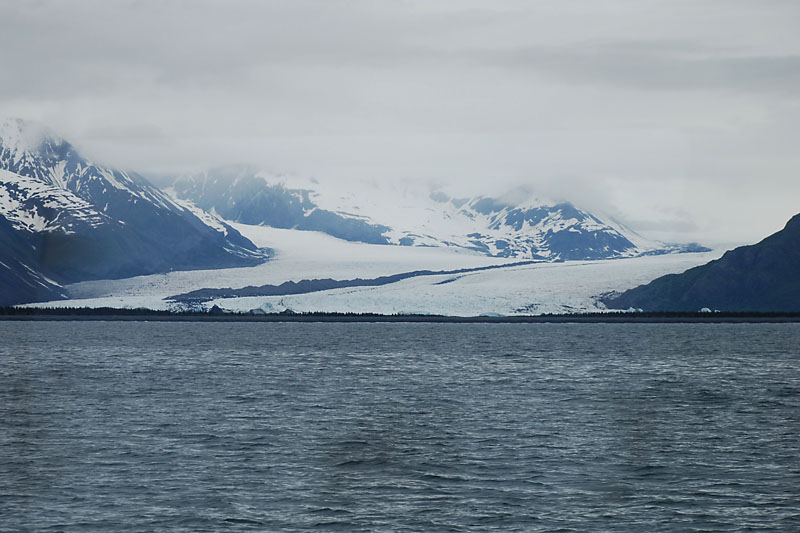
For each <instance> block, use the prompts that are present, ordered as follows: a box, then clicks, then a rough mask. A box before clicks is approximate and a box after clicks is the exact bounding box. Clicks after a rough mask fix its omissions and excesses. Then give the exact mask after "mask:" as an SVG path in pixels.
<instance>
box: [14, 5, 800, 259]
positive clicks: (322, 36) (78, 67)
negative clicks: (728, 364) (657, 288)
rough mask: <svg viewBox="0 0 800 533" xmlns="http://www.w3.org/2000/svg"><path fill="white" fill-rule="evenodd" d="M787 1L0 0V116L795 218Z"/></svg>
mask: <svg viewBox="0 0 800 533" xmlns="http://www.w3.org/2000/svg"><path fill="white" fill-rule="evenodd" d="M797 28H800V2H796V1H794V0H750V1H743V0H716V1H708V0H668V1H656V0H631V1H621V0H602V1H598V0H586V1H581V0H575V1H570V2H564V1H557V0H553V1H513V0H484V1H480V2H478V1H472V0H459V1H448V0H420V1H409V0H393V1H388V0H387V1H381V0H364V1H357V0H341V1H335V0H331V1H325V0H317V1H306V0H291V1H290V0H286V1H269V0H266V1H258V2H255V1H253V2H243V1H231V0H226V1H224V2H223V1H221V0H220V1H217V2H203V1H197V0H192V1H188V0H187V1H177V0H173V1H155V0H153V1H143V0H136V1H109V0H105V1H88V0H87V1H81V0H71V1H37V0H29V1H25V2H20V1H16V0H0V115H3V116H11V117H19V118H24V119H28V120H35V121H39V122H41V123H44V124H46V125H48V126H49V127H50V128H52V129H53V130H55V131H56V132H58V133H59V134H60V135H62V136H63V137H65V138H67V139H69V140H70V141H71V142H72V143H73V144H75V145H76V146H77V147H78V148H79V149H80V150H81V151H82V153H84V154H85V155H87V156H89V157H90V158H92V159H94V160H96V161H99V162H103V163H107V164H110V165H113V166H116V167H121V168H125V169H129V170H136V171H139V172H142V173H145V174H150V175H154V176H158V175H169V174H173V173H182V172H187V171H193V170H200V169H204V168H207V167H209V166H215V165H223V164H235V163H249V164H256V165H259V166H262V167H264V168H265V169H268V170H270V171H273V172H284V173H290V174H298V175H304V176H314V177H316V178H317V179H326V180H333V181H335V182H340V183H342V186H343V187H353V186H355V185H353V184H354V183H357V182H358V181H359V180H372V181H382V180H386V181H392V182H396V181H399V180H422V181H430V182H432V183H437V184H442V185H443V186H444V187H445V188H447V189H448V190H449V191H451V192H455V193H458V192H461V191H464V192H468V193H470V194H501V193H502V192H504V190H505V189H507V188H511V187H515V186H519V185H524V186H526V187H529V188H531V189H533V190H534V191H536V192H538V193H540V194H541V195H543V196H549V197H554V198H558V199H567V200H571V201H573V202H574V203H576V204H578V205H581V206H585V207H587V208H591V209H598V210H602V211H603V212H605V213H609V214H612V215H614V216H616V217H618V218H620V219H622V220H623V221H625V222H626V223H628V224H629V225H630V226H631V227H633V228H634V229H637V230H638V231H640V233H642V234H644V235H646V236H649V237H654V238H661V239H665V240H668V241H674V242H688V241H700V242H703V243H707V244H712V245H715V244H720V243H723V244H724V243H746V242H756V241H758V240H759V239H761V238H762V237H764V236H766V235H767V234H769V233H772V232H774V231H777V230H778V229H780V228H781V227H783V225H784V224H785V222H786V221H787V220H788V219H789V218H790V217H791V216H792V215H794V214H796V213H798V212H800V149H798V145H800V143H799V142H798V141H800V31H797Z"/></svg>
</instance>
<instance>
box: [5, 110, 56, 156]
mask: <svg viewBox="0 0 800 533" xmlns="http://www.w3.org/2000/svg"><path fill="white" fill-rule="evenodd" d="M45 141H50V143H51V144H62V143H64V142H65V141H64V139H62V138H61V137H59V136H58V135H56V134H55V133H53V131H52V130H50V128H48V127H46V126H45V125H44V124H41V123H40V122H37V121H33V120H25V119H21V118H15V117H5V118H0V146H2V147H4V148H5V149H7V150H9V151H24V152H31V151H35V150H37V149H38V148H39V147H40V146H41V145H42V143H43V142H45Z"/></svg>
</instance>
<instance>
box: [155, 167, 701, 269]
mask: <svg viewBox="0 0 800 533" xmlns="http://www.w3.org/2000/svg"><path fill="white" fill-rule="evenodd" d="M169 186H170V187H169V189H168V190H169V191H170V193H171V194H172V195H173V196H175V197H176V198H181V199H184V200H188V201H191V202H193V203H194V204H196V205H197V206H199V207H200V208H202V209H205V210H207V211H211V212H213V213H216V214H218V215H219V216H221V217H223V218H225V219H227V220H231V221H235V222H241V223H244V224H252V225H265V226H273V227H277V228H290V229H301V230H314V231H321V232H324V233H327V234H329V235H332V236H334V237H338V238H341V239H345V240H349V241H359V242H365V243H370V244H389V245H401V246H437V247H454V248H461V249H465V250H471V251H475V252H478V253H481V254H484V255H488V256H494V257H513V258H519V259H538V260H548V261H564V260H587V259H588V260H594V259H612V258H621V257H634V256H639V255H647V254H660V253H669V252H680V251H705V250H707V249H706V248H703V247H701V246H699V245H695V244H693V245H683V246H676V245H665V244H663V243H660V242H655V241H649V240H647V239H644V238H642V237H641V236H639V235H638V234H636V233H635V232H634V231H632V230H631V229H630V228H627V227H625V226H624V225H623V224H621V223H619V222H617V221H615V220H613V219H612V218H610V217H603V216H601V215H598V214H594V213H590V212H588V211H586V210H584V209H581V208H579V207H576V206H574V205H573V204H571V203H569V202H564V201H561V202H557V201H552V200H547V199H542V198H538V197H537V196H535V195H534V194H533V193H532V192H531V191H529V190H526V189H523V188H518V189H515V190H512V191H509V193H507V194H506V195H504V196H500V197H489V196H476V197H456V196H452V195H450V194H448V193H447V192H446V191H444V190H442V189H438V188H431V187H425V186H424V185H420V184H416V183H405V184H386V183H377V182H371V183H369V182H360V183H359V182H356V183H351V184H349V185H348V186H346V187H343V186H342V185H341V184H339V183H335V184H326V183H325V182H322V181H320V180H317V179H302V178H298V177H293V176H283V175H272V174H269V173H266V172H262V171H259V170H257V169H253V168H250V167H242V166H238V167H227V168H217V169H213V170H210V171H207V172H203V173H198V174H191V175H186V176H182V177H179V178H177V179H176V180H174V181H172V182H171V183H169Z"/></svg>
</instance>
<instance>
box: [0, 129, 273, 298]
mask: <svg viewBox="0 0 800 533" xmlns="http://www.w3.org/2000/svg"><path fill="white" fill-rule="evenodd" d="M2 126H3V128H2V130H0V220H2V228H3V239H4V244H5V243H6V241H8V242H11V241H13V242H14V243H16V244H15V245H14V246H11V245H10V244H7V246H5V247H4V248H3V250H2V251H0V262H2V263H4V264H5V265H6V266H7V268H6V269H2V265H0V283H3V284H4V286H6V285H7V286H9V287H10V286H12V285H15V286H16V285H18V284H19V283H20V281H19V279H20V278H19V276H21V275H22V276H27V275H29V274H30V272H33V273H34V274H30V275H34V278H35V279H36V280H38V279H39V277H41V276H46V277H47V278H50V279H51V280H53V282H55V284H52V283H51V285H53V287H56V288H55V289H54V290H55V292H56V293H58V292H59V291H60V289H58V288H57V287H58V285H57V284H62V283H72V282H76V281H83V280H88V279H103V278H122V277H128V276H136V275H143V274H153V273H157V272H165V271H169V270H180V269H197V268H221V267H233V266H247V265H253V264H257V263H259V262H263V261H264V260H266V258H267V253H266V251H263V250H259V249H258V248H257V247H256V246H255V245H254V244H253V243H251V242H250V241H249V240H247V239H246V238H244V237H243V236H242V235H241V234H239V233H238V232H237V231H236V230H235V229H233V228H232V227H230V226H229V225H227V224H224V223H222V222H219V221H217V222H215V226H216V227H212V226H211V225H209V224H206V222H205V221H204V220H202V219H201V218H199V217H198V215H196V214H195V213H194V212H193V211H192V210H191V209H189V208H187V207H185V206H182V205H180V204H178V203H176V202H174V201H173V200H172V199H171V198H170V197H169V196H167V195H166V194H164V193H163V192H161V191H160V190H158V189H157V188H156V187H154V186H152V185H151V184H150V183H149V182H147V180H145V179H144V178H142V177H141V176H138V175H136V174H129V173H126V172H122V171H119V170H114V169H111V168H106V167H102V166H99V165H95V164H94V163H92V162H90V161H88V160H86V159H84V158H82V157H81V156H80V155H79V154H78V153H77V152H76V151H75V150H74V148H73V147H72V146H71V145H70V144H69V143H68V142H66V141H64V140H62V139H59V138H56V137H54V136H50V135H39V136H36V138H35V140H33V141H32V140H30V139H25V137H26V135H27V133H28V132H27V131H26V129H27V127H28V125H26V124H25V123H24V122H22V121H12V122H6V123H4V124H3V125H2ZM11 263H15V264H16V263H21V264H22V265H24V268H22V269H21V270H20V269H19V268H11V267H10V264H11ZM21 283H22V285H21V286H25V285H26V282H21ZM33 286H34V288H33V289H31V290H27V289H26V290H25V291H23V292H20V291H17V290H11V289H7V290H3V292H2V293H0V304H8V303H20V302H22V301H41V300H43V299H52V298H49V296H51V293H50V292H49V290H44V289H43V287H45V286H48V284H47V283H45V284H44V285H42V284H41V283H38V282H37V281H33ZM51 288H52V287H51ZM43 290H44V292H42V291H43ZM17 294H19V296H18V297H17V296H13V297H12V295H17ZM25 294H28V295H29V296H30V297H26V296H25Z"/></svg>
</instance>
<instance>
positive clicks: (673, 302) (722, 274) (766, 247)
mask: <svg viewBox="0 0 800 533" xmlns="http://www.w3.org/2000/svg"><path fill="white" fill-rule="evenodd" d="M605 304H606V305H607V306H608V307H610V308H613V309H628V308H635V309H642V310H644V311H699V310H701V309H704V308H707V309H710V310H719V311H761V312H772V311H800V214H798V215H795V216H794V217H793V218H792V219H791V220H789V222H788V223H787V224H786V227H784V229H782V230H781V231H779V232H777V233H775V234H773V235H770V236H769V237H767V238H766V239H764V240H762V241H761V242H759V243H757V244H753V245H750V246H742V247H739V248H736V249H734V250H730V251H728V252H726V253H725V255H723V256H722V257H721V258H720V259H717V260H715V261H711V262H710V263H708V264H705V265H702V266H698V267H695V268H692V269H689V270H687V271H686V272H684V273H683V274H671V275H667V276H663V277H660V278H658V279H656V280H654V281H652V282H651V283H648V284H647V285H643V286H640V287H636V288H635V289H631V290H629V291H626V292H624V293H622V294H621V295H618V296H611V297H608V298H606V300H605Z"/></svg>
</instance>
